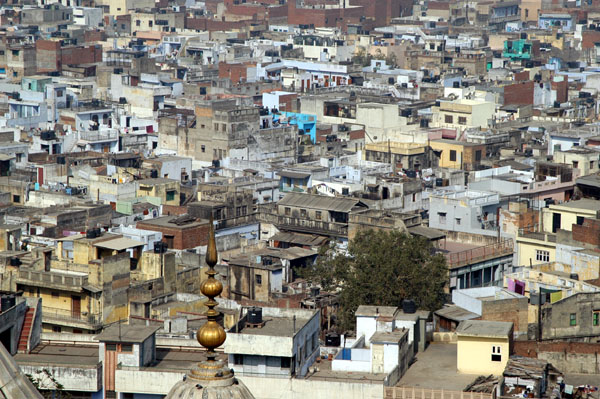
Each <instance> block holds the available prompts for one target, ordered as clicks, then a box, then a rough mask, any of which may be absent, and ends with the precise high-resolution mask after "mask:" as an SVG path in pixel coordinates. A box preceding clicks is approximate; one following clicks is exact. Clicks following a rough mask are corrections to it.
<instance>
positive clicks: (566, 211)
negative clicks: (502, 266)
mask: <svg viewBox="0 0 600 399" xmlns="http://www.w3.org/2000/svg"><path fill="white" fill-rule="evenodd" d="M598 212H600V201H596V200H591V199H582V200H577V201H569V202H565V203H563V204H555V205H550V206H549V207H548V208H543V209H542V216H541V226H540V228H539V231H540V232H534V233H520V234H519V235H518V237H517V239H516V247H517V264H516V265H515V266H534V265H541V264H545V263H550V262H555V261H556V232H557V231H558V230H565V231H572V229H573V225H574V224H577V225H582V224H583V221H584V219H585V218H592V219H595V218H596V217H597V215H598Z"/></svg>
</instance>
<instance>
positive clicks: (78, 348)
mask: <svg viewBox="0 0 600 399" xmlns="http://www.w3.org/2000/svg"><path fill="white" fill-rule="evenodd" d="M14 357H15V360H16V361H17V363H18V364H52V365H67V366H77V367H85V366H88V367H96V365H97V364H98V363H99V362H100V359H99V357H98V345H66V344H45V343H40V344H39V345H38V346H36V347H35V349H34V351H33V352H32V353H27V354H26V353H17V354H16V355H15V356H14Z"/></svg>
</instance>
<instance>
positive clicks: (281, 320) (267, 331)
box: [237, 316, 309, 337]
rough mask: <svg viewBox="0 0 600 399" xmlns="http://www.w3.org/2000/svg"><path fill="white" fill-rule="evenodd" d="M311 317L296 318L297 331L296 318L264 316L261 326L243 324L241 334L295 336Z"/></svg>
mask: <svg viewBox="0 0 600 399" xmlns="http://www.w3.org/2000/svg"><path fill="white" fill-rule="evenodd" d="M308 321H309V319H300V318H297V319H296V322H295V324H296V331H294V319H293V318H291V317H271V316H263V322H264V323H265V324H264V326H263V327H261V328H250V327H246V326H242V328H241V329H240V331H239V332H237V333H239V334H246V335H268V336H274V337H293V336H294V335H295V334H296V333H297V332H298V331H300V329H301V328H302V327H303V326H304V325H305V324H306V323H308Z"/></svg>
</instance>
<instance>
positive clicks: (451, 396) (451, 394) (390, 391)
mask: <svg viewBox="0 0 600 399" xmlns="http://www.w3.org/2000/svg"><path fill="white" fill-rule="evenodd" d="M383 397H384V398H385V399H492V397H493V395H492V394H491V393H481V392H462V391H449V390H448V391H447V390H444V389H429V388H418V387H385V388H384V395H383Z"/></svg>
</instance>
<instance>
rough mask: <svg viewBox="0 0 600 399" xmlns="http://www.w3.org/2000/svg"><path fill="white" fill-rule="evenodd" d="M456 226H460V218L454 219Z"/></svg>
mask: <svg viewBox="0 0 600 399" xmlns="http://www.w3.org/2000/svg"><path fill="white" fill-rule="evenodd" d="M456 224H457V225H459V226H460V218H456Z"/></svg>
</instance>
